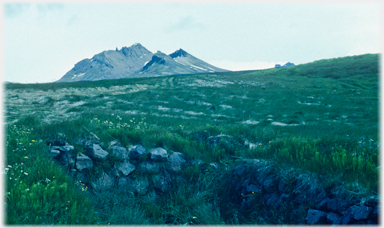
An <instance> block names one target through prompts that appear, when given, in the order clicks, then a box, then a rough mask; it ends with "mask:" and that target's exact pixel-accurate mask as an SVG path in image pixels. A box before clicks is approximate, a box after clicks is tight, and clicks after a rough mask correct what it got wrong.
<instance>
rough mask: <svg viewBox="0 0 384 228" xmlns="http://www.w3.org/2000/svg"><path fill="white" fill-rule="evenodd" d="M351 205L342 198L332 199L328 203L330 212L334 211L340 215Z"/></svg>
mask: <svg viewBox="0 0 384 228" xmlns="http://www.w3.org/2000/svg"><path fill="white" fill-rule="evenodd" d="M349 206H350V204H349V203H348V202H347V201H346V200H345V199H342V198H333V199H330V200H329V201H328V203H327V209H328V211H334V212H338V213H340V214H341V213H342V212H343V211H345V210H347V209H348V207H349Z"/></svg>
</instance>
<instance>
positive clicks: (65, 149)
mask: <svg viewBox="0 0 384 228" xmlns="http://www.w3.org/2000/svg"><path fill="white" fill-rule="evenodd" d="M49 149H50V150H58V151H63V152H69V151H71V150H74V149H75V147H74V146H72V145H69V144H68V143H67V142H65V144H64V145H63V146H51V147H49Z"/></svg>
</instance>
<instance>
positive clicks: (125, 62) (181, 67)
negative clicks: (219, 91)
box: [56, 43, 228, 82]
mask: <svg viewBox="0 0 384 228" xmlns="http://www.w3.org/2000/svg"><path fill="white" fill-rule="evenodd" d="M225 71H228V70H224V69H221V68H218V67H215V66H213V65H210V64H208V63H206V62H204V61H203V60H200V59H198V58H196V57H194V56H192V55H191V54H189V53H188V52H186V51H184V50H183V49H181V48H180V49H179V50H177V51H175V52H173V53H172V54H170V55H166V54H164V53H162V52H160V51H158V52H156V53H155V54H153V53H152V52H150V51H149V50H147V49H146V48H145V47H144V46H142V45H141V44H140V43H135V44H133V45H132V46H130V47H123V48H121V49H120V50H119V49H117V48H116V50H108V51H103V52H101V53H99V54H96V55H94V56H93V57H92V58H91V59H83V60H81V61H80V62H78V63H76V64H75V66H74V67H73V68H72V69H71V70H70V71H68V72H67V73H66V74H65V75H64V76H63V77H62V78H61V79H59V80H58V81H56V82H76V81H97V80H106V79H118V78H137V77H157V76H167V75H178V74H196V73H212V72H225Z"/></svg>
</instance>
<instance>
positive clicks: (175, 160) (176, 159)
mask: <svg viewBox="0 0 384 228" xmlns="http://www.w3.org/2000/svg"><path fill="white" fill-rule="evenodd" d="M186 163H187V161H186V160H185V156H184V154H182V153H180V152H174V153H173V154H171V155H170V156H169V157H168V161H167V166H166V168H167V170H169V171H170V172H173V173H180V172H181V171H182V169H183V168H184V167H185V166H186Z"/></svg>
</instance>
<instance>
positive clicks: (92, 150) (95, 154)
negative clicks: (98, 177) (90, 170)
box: [85, 143, 109, 160]
mask: <svg viewBox="0 0 384 228" xmlns="http://www.w3.org/2000/svg"><path fill="white" fill-rule="evenodd" d="M85 150H86V154H87V155H88V156H89V157H91V158H92V159H98V160H105V159H106V158H107V156H108V154H109V153H108V152H107V151H106V150H103V148H101V146H100V145H99V144H94V143H90V144H88V145H86V147H85Z"/></svg>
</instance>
